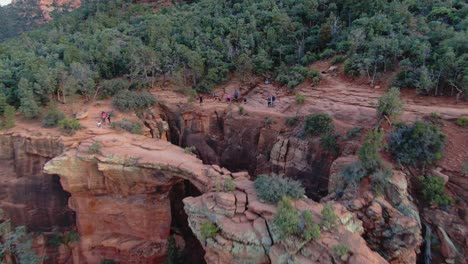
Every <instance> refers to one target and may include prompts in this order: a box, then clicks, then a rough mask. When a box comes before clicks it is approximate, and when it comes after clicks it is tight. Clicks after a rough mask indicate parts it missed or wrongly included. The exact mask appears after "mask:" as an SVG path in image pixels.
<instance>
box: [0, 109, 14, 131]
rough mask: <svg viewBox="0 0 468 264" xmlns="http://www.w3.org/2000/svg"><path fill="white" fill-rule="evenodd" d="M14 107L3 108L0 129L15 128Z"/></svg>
mask: <svg viewBox="0 0 468 264" xmlns="http://www.w3.org/2000/svg"><path fill="white" fill-rule="evenodd" d="M15 122H16V118H15V107H14V106H11V105H9V104H7V105H5V106H4V108H3V120H2V122H1V126H0V129H9V128H12V127H14V126H15Z"/></svg>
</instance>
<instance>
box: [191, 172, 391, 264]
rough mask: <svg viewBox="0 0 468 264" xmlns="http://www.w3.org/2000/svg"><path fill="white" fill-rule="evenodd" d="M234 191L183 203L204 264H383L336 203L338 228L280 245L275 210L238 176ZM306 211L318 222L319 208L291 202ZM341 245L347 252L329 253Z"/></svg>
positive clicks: (356, 224) (306, 202)
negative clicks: (207, 233) (207, 229)
mask: <svg viewBox="0 0 468 264" xmlns="http://www.w3.org/2000/svg"><path fill="white" fill-rule="evenodd" d="M234 183H235V185H236V190H234V191H231V192H208V193H205V194H203V195H202V196H200V197H196V198H194V197H189V198H185V199H184V203H185V210H186V212H187V214H188V216H189V225H190V227H191V228H192V229H193V231H194V233H195V234H196V235H197V237H198V239H199V240H200V241H202V243H203V245H204V247H205V251H206V255H205V259H206V260H207V262H208V263H324V264H325V263H356V264H357V263H387V261H385V260H384V259H383V258H382V257H381V256H380V255H378V254H377V253H376V252H373V251H372V250H370V249H369V248H368V247H367V245H366V242H365V241H364V239H362V237H361V236H360V231H362V227H361V223H360V221H359V220H357V219H355V218H354V217H353V215H352V214H351V213H349V212H348V211H347V210H346V209H345V208H344V207H342V206H340V205H337V204H335V207H336V213H337V215H338V218H339V219H341V222H340V225H339V227H337V228H336V229H333V230H331V231H327V232H322V234H321V237H320V238H319V239H317V240H315V241H312V240H310V241H302V240H301V239H296V238H294V237H291V238H288V239H285V240H281V239H280V236H279V233H278V230H277V228H276V227H275V225H274V223H273V219H274V216H275V214H276V206H274V205H271V204H266V203H264V202H262V201H261V200H259V199H258V197H257V195H256V191H255V189H254V187H253V182H251V181H250V180H248V179H246V178H243V177H239V178H236V179H235V180H234ZM294 207H295V208H296V209H297V210H299V211H301V212H303V211H309V212H311V214H312V215H313V218H314V219H315V220H316V221H317V222H318V223H319V222H320V221H321V218H322V216H321V210H322V208H323V205H321V204H319V203H316V202H313V201H312V200H309V199H301V200H297V201H295V202H294ZM207 223H211V224H214V225H215V226H216V227H217V228H218V231H217V232H216V234H214V235H213V236H212V237H209V238H205V237H203V231H202V230H201V229H202V226H203V225H206V224H207ZM337 245H344V246H346V247H347V248H348V249H349V252H348V253H347V254H345V255H343V256H338V255H336V253H334V251H333V250H332V249H333V248H334V247H335V246H337Z"/></svg>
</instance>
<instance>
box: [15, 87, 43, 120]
mask: <svg viewBox="0 0 468 264" xmlns="http://www.w3.org/2000/svg"><path fill="white" fill-rule="evenodd" d="M18 89H19V94H20V107H19V110H20V112H21V113H23V115H24V116H25V117H26V118H36V117H38V116H39V113H40V108H39V106H38V105H37V102H36V100H34V94H33V91H32V85H31V83H30V82H29V81H28V80H26V79H24V78H21V80H20V81H19V83H18Z"/></svg>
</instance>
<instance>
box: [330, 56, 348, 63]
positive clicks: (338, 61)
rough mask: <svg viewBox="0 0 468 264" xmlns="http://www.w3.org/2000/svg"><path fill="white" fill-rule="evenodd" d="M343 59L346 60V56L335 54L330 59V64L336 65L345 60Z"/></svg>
mask: <svg viewBox="0 0 468 264" xmlns="http://www.w3.org/2000/svg"><path fill="white" fill-rule="evenodd" d="M345 61H346V57H345V56H336V57H334V58H333V59H332V60H331V61H330V63H331V64H332V65H336V64H340V63H343V62H345Z"/></svg>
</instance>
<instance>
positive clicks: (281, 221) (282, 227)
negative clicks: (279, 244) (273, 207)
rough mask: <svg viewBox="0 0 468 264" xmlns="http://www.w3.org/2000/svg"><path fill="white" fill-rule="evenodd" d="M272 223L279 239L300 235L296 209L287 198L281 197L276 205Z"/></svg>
mask: <svg viewBox="0 0 468 264" xmlns="http://www.w3.org/2000/svg"><path fill="white" fill-rule="evenodd" d="M274 223H275V225H276V227H277V228H278V230H279V231H280V236H281V239H285V238H287V237H289V236H293V235H298V234H299V233H300V228H299V224H300V219H299V214H298V212H297V210H296V208H294V207H293V205H292V202H291V200H290V199H289V198H287V197H282V198H281V201H280V202H279V203H278V211H277V213H276V216H275V220H274Z"/></svg>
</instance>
